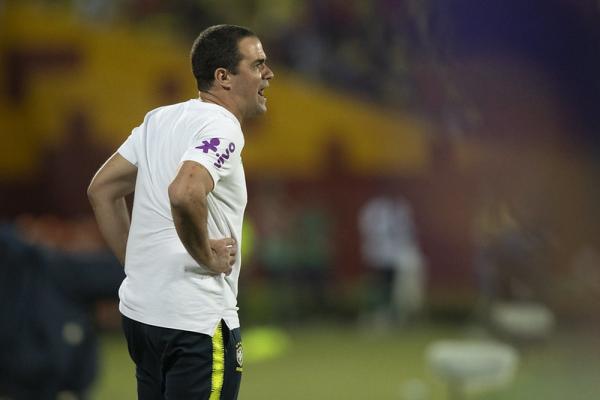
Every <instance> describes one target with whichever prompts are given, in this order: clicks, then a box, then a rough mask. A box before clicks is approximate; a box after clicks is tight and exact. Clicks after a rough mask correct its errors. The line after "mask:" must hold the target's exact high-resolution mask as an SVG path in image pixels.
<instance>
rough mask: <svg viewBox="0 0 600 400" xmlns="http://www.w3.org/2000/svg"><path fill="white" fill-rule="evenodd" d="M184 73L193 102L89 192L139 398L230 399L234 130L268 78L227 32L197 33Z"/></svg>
mask: <svg viewBox="0 0 600 400" xmlns="http://www.w3.org/2000/svg"><path fill="white" fill-rule="evenodd" d="M191 62H192V70H193V73H194V76H195V78H196V81H197V86H198V90H199V95H200V96H199V99H192V100H189V101H186V102H184V103H179V104H175V105H170V106H165V107H161V108H158V109H156V110H154V111H151V112H150V113H148V114H147V115H146V118H145V119H144V122H143V123H142V125H140V126H139V127H138V128H135V129H134V130H133V132H132V134H131V135H130V136H129V138H128V139H127V140H126V141H125V143H123V145H122V146H121V147H120V148H119V149H118V151H117V153H115V154H114V155H113V156H112V157H111V158H110V159H109V160H108V161H107V162H106V163H105V164H104V165H103V166H102V167H101V168H100V170H99V171H98V173H97V174H96V175H95V176H94V178H93V179H92V182H91V184H90V186H89V189H88V195H89V198H90V202H91V204H92V207H93V209H94V212H95V214H96V219H97V222H98V225H99V227H100V231H101V232H102V234H103V236H104V237H105V239H106V241H107V242H108V244H109V246H110V248H111V249H112V251H113V252H114V253H115V255H116V256H117V258H118V259H119V260H120V261H121V263H123V264H124V265H125V274H126V278H125V280H124V281H123V283H122V285H121V288H120V290H119V297H120V305H119V309H120V311H121V313H122V314H123V329H124V331H125V336H126V338H127V342H128V347H129V352H130V355H131V357H132V359H133V361H134V362H135V364H136V377H137V383H138V398H140V399H162V398H169V399H190V398H194V399H208V398H209V397H210V398H223V399H235V398H237V395H238V391H239V385H240V381H241V373H242V363H243V354H242V345H241V336H240V330H239V326H240V325H239V319H238V313H237V310H238V307H237V300H236V297H237V292H238V289H237V288H238V278H239V274H240V266H241V262H240V258H241V257H240V255H239V254H238V248H239V247H240V244H241V239H242V238H241V234H242V219H243V214H244V209H245V207H246V199H247V194H246V182H245V177H244V168H243V165H242V159H241V152H242V149H243V147H244V135H243V132H242V130H241V124H242V123H243V122H244V121H245V120H246V119H247V118H251V117H255V116H258V115H260V114H263V113H264V112H265V111H266V109H267V107H266V97H265V96H264V90H265V89H266V87H267V86H268V85H269V80H271V79H272V78H273V72H272V71H271V69H270V68H269V67H268V66H267V64H266V54H265V52H264V50H263V48H262V44H261V42H260V40H259V39H258V37H257V36H256V35H255V34H254V33H253V32H251V31H250V30H248V29H246V28H243V27H239V26H233V25H217V26H213V27H210V28H208V29H206V30H205V31H203V32H202V33H201V34H200V35H199V36H198V38H197V39H196V41H195V42H194V45H193V47H192V52H191ZM134 190H135V199H134V203H133V215H132V220H131V223H130V220H129V213H128V209H127V205H126V202H125V196H127V195H129V194H131V193H132V192H133V191H134Z"/></svg>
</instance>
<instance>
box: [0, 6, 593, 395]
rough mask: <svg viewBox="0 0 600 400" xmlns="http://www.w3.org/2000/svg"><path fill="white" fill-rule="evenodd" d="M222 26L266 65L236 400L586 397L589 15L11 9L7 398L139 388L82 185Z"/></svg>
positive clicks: (462, 9) (251, 171)
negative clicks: (258, 45)
mask: <svg viewBox="0 0 600 400" xmlns="http://www.w3.org/2000/svg"><path fill="white" fill-rule="evenodd" d="M217 23H233V24H238V25H245V26H248V27H250V28H251V29H252V30H254V31H255V32H256V33H257V34H258V35H259V36H260V38H261V40H262V42H263V45H264V47H265V50H266V52H267V55H268V57H269V63H270V65H271V67H272V69H273V70H274V72H275V79H274V80H273V81H272V82H271V87H270V88H269V89H268V90H267V97H268V99H269V100H268V105H269V112H268V113H267V114H266V115H265V116H264V117H262V118H260V119H257V120H255V121H250V122H249V123H248V124H247V126H246V127H245V129H244V131H245V135H246V146H245V149H244V165H245V170H246V176H247V180H248V192H249V202H248V208H247V212H246V218H245V226H244V243H243V246H244V247H243V253H244V254H243V257H244V261H243V271H242V274H241V278H240V295H239V303H240V316H241V319H242V324H243V328H244V330H243V331H242V334H243V336H244V343H245V344H244V348H245V363H246V366H245V371H244V374H245V376H244V380H243V383H242V389H241V393H240V398H242V399H249V400H250V399H282V398H285V399H364V398H371V399H404V400H426V399H462V398H475V399H527V400H532V399H564V398H570V399H579V400H587V399H590V400H591V399H598V398H600V383H599V382H600V372H599V371H600V339H598V338H599V337H600V335H599V333H600V329H599V328H600V221H599V216H600V208H599V207H598V204H600V185H598V181H599V180H598V178H599V172H600V109H599V106H600V74H599V72H598V71H600V46H599V44H600V2H598V1H597V0H577V1H572V0H531V1H526V2H524V1H517V0H488V1H485V2H482V1H477V0H450V1H442V0H372V1H354V0H351V1H350V0H347V1H341V0H308V1H298V0H277V1H276V0H248V1H237V0H221V1H214V0H181V1H169V2H167V1H159V0H118V1H99V0H70V1H67V0H62V1H41V0H38V1H30V0H21V1H16V0H15V1H0V74H1V77H0V87H1V91H0V134H1V138H2V141H1V142H2V145H1V146H0V222H1V223H2V225H1V229H0V240H1V242H0V251H1V253H0V267H1V272H0V277H1V281H0V288H1V291H0V299H1V304H2V306H1V307H2V314H1V318H2V323H1V326H2V327H1V330H2V334H1V335H0V346H2V347H1V353H0V364H1V365H0V397H2V396H4V397H2V398H15V399H17V398H26V399H29V398H31V399H46V398H47V399H62V400H65V399H67V400H68V399H78V398H91V399H130V398H134V397H135V377H134V369H133V364H132V362H131V361H130V360H129V357H128V354H127V347H126V344H125V342H124V339H123V337H122V334H121V332H120V316H119V314H118V310H117V301H118V299H117V298H116V290H117V288H118V285H119V284H120V281H121V279H122V271H121V269H120V267H119V266H118V265H116V261H115V260H114V259H113V258H112V256H111V255H110V254H108V253H107V251H106V248H105V246H104V244H103V243H102V240H101V238H100V236H99V234H98V232H97V230H96V227H95V223H94V221H93V218H92V216H91V209H90V207H89V205H88V202H87V199H86V195H85V190H86V187H87V185H88V183H89V181H90V179H91V177H92V176H93V174H94V172H95V171H96V170H97V169H98V168H99V166H100V165H101V163H102V162H103V161H104V160H105V159H106V158H107V157H108V156H109V155H111V154H112V153H113V152H114V151H115V149H116V148H117V147H118V146H119V145H120V143H122V141H123V140H124V139H125V138H126V137H127V136H128V134H129V132H130V131H131V129H132V128H133V127H135V126H137V125H139V124H140V123H141V121H142V120H143V117H144V115H145V114H146V112H148V111H149V110H151V109H152V108H155V107H158V106H161V105H165V104H169V103H175V102H181V101H185V100H187V99H189V98H194V97H197V92H196V90H195V83H194V80H193V76H192V74H191V71H190V66H189V59H188V57H189V48H190V47H191V43H192V41H193V39H194V38H195V36H196V35H197V34H198V33H199V32H200V31H201V30H203V29H204V28H205V27H207V26H209V25H213V24H217ZM9 393H13V394H12V395H8V394H9ZM15 393H17V394H15ZM11 396H13V397H11Z"/></svg>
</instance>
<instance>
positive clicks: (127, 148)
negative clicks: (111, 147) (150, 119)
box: [117, 126, 140, 166]
mask: <svg viewBox="0 0 600 400" xmlns="http://www.w3.org/2000/svg"><path fill="white" fill-rule="evenodd" d="M139 131H140V127H139V126H138V127H137V128H134V129H133V130H132V131H131V134H130V135H129V137H128V138H127V139H126V140H125V141H124V142H123V144H122V145H121V146H120V147H119V148H118V149H117V153H119V154H120V155H121V156H123V157H124V158H125V159H126V160H127V161H129V162H130V163H132V164H133V165H135V166H137V165H138V156H137V149H136V142H137V140H138V136H139V134H140V132H139Z"/></svg>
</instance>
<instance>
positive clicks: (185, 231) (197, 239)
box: [171, 193, 217, 272]
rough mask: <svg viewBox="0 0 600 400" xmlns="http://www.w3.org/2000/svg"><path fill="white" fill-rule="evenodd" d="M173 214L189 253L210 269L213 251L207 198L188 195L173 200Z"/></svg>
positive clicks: (181, 238)
mask: <svg viewBox="0 0 600 400" xmlns="http://www.w3.org/2000/svg"><path fill="white" fill-rule="evenodd" d="M171 214H172V215H173V222H174V223H175V229H176V230H177V235H178V236H179V239H180V240H181V242H182V243H183V246H184V247H185V249H186V250H187V252H188V253H189V254H190V255H191V256H192V258H193V259H194V260H196V262H198V263H199V264H201V265H203V266H205V267H207V268H209V269H210V259H211V256H212V250H211V248H210V243H209V240H208V229H207V217H208V208H207V204H206V197H203V196H193V195H191V194H189V193H187V194H185V195H184V196H183V198H180V199H173V198H172V199H171ZM215 272H217V271H215Z"/></svg>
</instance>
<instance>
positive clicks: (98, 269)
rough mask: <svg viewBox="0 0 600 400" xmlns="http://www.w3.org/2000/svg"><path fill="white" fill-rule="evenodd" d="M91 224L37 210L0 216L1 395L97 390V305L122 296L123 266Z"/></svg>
mask: <svg viewBox="0 0 600 400" xmlns="http://www.w3.org/2000/svg"><path fill="white" fill-rule="evenodd" d="M86 226H89V225H85V222H83V223H82V222H80V221H77V222H76V221H64V220H59V219H56V218H54V217H49V216H45V217H33V216H30V215H23V216H20V217H19V218H17V219H15V222H14V223H11V224H4V223H0V326H2V329H0V399H20V400H56V399H57V398H69V399H87V398H88V397H89V391H90V389H91V387H92V385H93V383H94V379H95V378H96V376H97V366H98V356H97V350H98V345H97V340H96V332H95V329H94V318H93V313H94V309H95V305H96V303H97V302H98V301H99V300H112V299H113V298H114V297H115V294H116V290H117V288H118V287H119V284H120V283H121V281H122V280H123V268H121V266H120V265H119V263H117V261H116V260H115V259H114V257H112V255H111V254H108V253H107V252H105V251H98V249H97V247H96V246H95V243H94V239H93V234H91V232H89V231H87V230H85V228H86ZM57 233H63V234H62V235H59V234H57ZM65 233H66V235H65ZM76 233H86V234H85V235H83V236H84V239H83V240H82V235H79V236H77V235H76ZM98 244H99V245H101V243H98Z"/></svg>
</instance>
